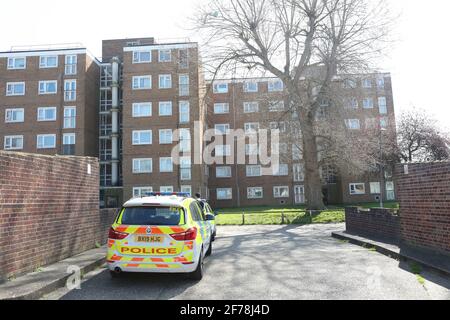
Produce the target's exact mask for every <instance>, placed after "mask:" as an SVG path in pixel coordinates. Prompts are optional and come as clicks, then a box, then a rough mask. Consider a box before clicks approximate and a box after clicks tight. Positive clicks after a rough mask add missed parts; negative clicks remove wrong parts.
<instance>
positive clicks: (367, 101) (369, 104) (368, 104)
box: [363, 98, 374, 109]
mask: <svg viewBox="0 0 450 320" xmlns="http://www.w3.org/2000/svg"><path fill="white" fill-rule="evenodd" d="M373 107H374V102H373V98H364V99H363V108H364V109H373Z"/></svg>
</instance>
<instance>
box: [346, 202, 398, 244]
mask: <svg viewBox="0 0 450 320" xmlns="http://www.w3.org/2000/svg"><path fill="white" fill-rule="evenodd" d="M345 221H346V228H347V232H349V233H354V234H358V235H361V236H369V237H375V238H381V239H387V240H391V241H394V242H398V241H399V240H400V217H399V216H398V215H397V213H396V212H395V211H392V210H389V209H368V210H363V209H360V208H356V207H349V208H346V209H345Z"/></svg>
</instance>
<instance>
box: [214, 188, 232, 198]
mask: <svg viewBox="0 0 450 320" xmlns="http://www.w3.org/2000/svg"><path fill="white" fill-rule="evenodd" d="M216 193H217V200H231V199H233V190H232V189H231V188H218V189H217V190H216Z"/></svg>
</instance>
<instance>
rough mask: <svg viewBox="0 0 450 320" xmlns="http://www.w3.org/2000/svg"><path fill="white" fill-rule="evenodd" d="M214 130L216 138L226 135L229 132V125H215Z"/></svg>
mask: <svg viewBox="0 0 450 320" xmlns="http://www.w3.org/2000/svg"><path fill="white" fill-rule="evenodd" d="M214 130H215V134H216V135H217V136H223V135H227V134H228V133H229V132H230V124H229V123H218V124H215V125H214Z"/></svg>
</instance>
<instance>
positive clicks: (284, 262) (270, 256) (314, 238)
mask: <svg viewBox="0 0 450 320" xmlns="http://www.w3.org/2000/svg"><path fill="white" fill-rule="evenodd" d="M343 228H344V225H342V224H331V225H309V226H301V227H296V226H244V227H219V229H218V237H217V240H216V242H214V248H213V255H212V256H211V257H209V258H208V259H207V261H206V275H205V277H204V278H203V280H202V281H201V282H198V283H196V282H193V281H191V280H188V279H186V278H185V277H184V276H183V275H149V274H124V275H123V277H121V278H120V279H111V278H110V275H109V273H108V272H107V270H106V269H104V268H102V269H99V270H97V271H94V272H92V273H90V274H88V275H87V277H86V279H85V280H84V281H83V282H82V284H81V289H80V290H72V291H68V290H67V289H61V290H58V291H56V292H54V293H52V294H50V295H48V296H47V297H45V299H120V300H123V299H219V300H221V299H237V300H240V299H257V300H259V299H276V300H281V299H283V300H284V299H294V300H296V299H364V300H366V299H450V291H449V289H450V279H447V278H443V277H441V276H438V275H435V274H432V273H426V272H425V273H424V274H423V277H424V278H425V279H426V280H425V283H424V284H421V283H420V282H419V281H418V279H417V276H416V275H414V274H412V273H411V272H410V271H409V266H408V265H404V264H402V263H399V262H398V261H395V260H392V259H390V258H388V257H385V256H383V255H381V254H379V253H377V252H373V251H370V250H367V249H364V248H361V247H358V246H354V245H351V244H348V243H345V242H342V241H338V240H336V239H333V238H332V237H331V232H332V231H339V230H342V229H343Z"/></svg>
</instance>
